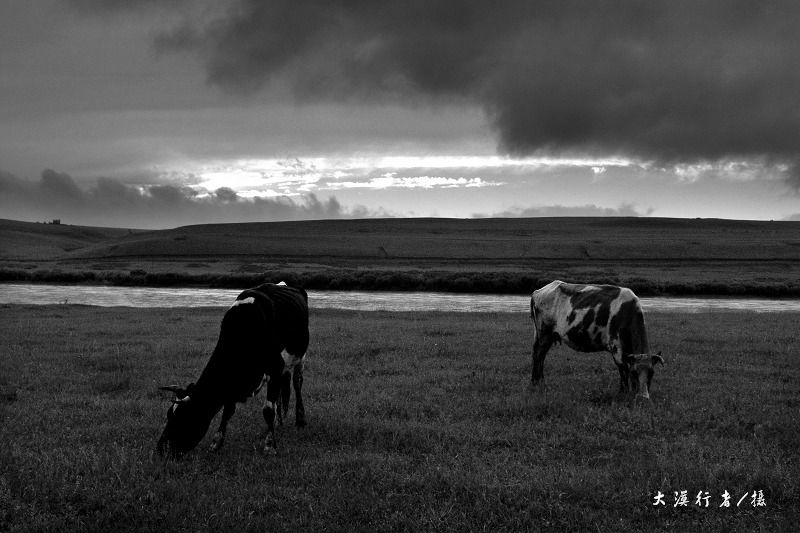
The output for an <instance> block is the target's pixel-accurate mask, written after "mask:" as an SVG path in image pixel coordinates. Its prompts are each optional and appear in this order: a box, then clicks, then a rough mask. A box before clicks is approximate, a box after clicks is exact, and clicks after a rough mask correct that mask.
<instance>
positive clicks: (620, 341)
mask: <svg viewBox="0 0 800 533" xmlns="http://www.w3.org/2000/svg"><path fill="white" fill-rule="evenodd" d="M531 318H532V319H533V324H534V327H535V334H534V342H533V372H532V376H531V381H532V383H536V382H537V381H539V380H541V379H542V377H543V370H544V358H545V356H546V355H547V351H548V350H549V349H550V347H551V346H552V345H553V344H554V343H559V342H564V344H566V345H567V346H569V347H570V348H572V349H573V350H577V351H579V352H599V351H608V352H610V353H611V357H612V358H613V359H614V363H616V365H617V368H618V369H619V377H620V385H619V386H620V391H621V392H625V391H627V390H628V389H629V387H630V388H632V389H633V390H634V391H635V392H636V395H637V397H639V398H643V399H649V398H650V392H649V391H650V382H651V380H652V377H653V369H654V365H655V364H656V363H661V364H662V365H663V364H664V359H663V358H662V357H661V352H659V353H658V354H656V355H650V353H649V352H650V347H649V345H648V342H647V330H646V327H645V322H644V313H643V312H642V305H641V303H640V302H639V298H638V297H637V296H636V295H635V294H634V293H633V291H632V290H630V289H628V288H625V287H616V286H613V285H578V284H573V283H564V282H563V281H553V282H551V283H549V284H547V285H545V286H544V287H542V288H541V289H538V290H535V291H533V295H532V296H531Z"/></svg>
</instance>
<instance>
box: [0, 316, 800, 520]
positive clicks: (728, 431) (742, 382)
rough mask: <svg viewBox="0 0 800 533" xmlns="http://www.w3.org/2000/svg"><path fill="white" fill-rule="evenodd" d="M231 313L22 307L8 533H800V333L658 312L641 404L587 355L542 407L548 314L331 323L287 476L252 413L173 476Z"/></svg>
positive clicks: (6, 496)
mask: <svg viewBox="0 0 800 533" xmlns="http://www.w3.org/2000/svg"><path fill="white" fill-rule="evenodd" d="M222 313H223V310H221V309H193V310H187V309H130V308H94V307H83V306H71V305H57V306H16V305H11V306H2V307H0V314H2V320H0V347H2V348H0V418H1V419H2V423H0V531H10V532H17V531H20V532H21V531H143V530H161V531H370V532H376V531H515V532H516V531H540V530H541V531H544V530H549V531H651V532H656V531H665V532H666V531H680V530H684V531H701V530H702V531H725V532H735V531H798V530H800V449H799V448H798V443H800V414H799V413H800V409H799V407H800V360H798V355H797V354H798V353H800V333H799V332H798V329H797V324H798V321H799V320H800V316H798V315H797V314H791V313H781V314H755V313H745V312H725V313H703V314H672V313H651V314H650V315H649V316H648V324H649V330H650V337H651V345H652V346H653V347H654V348H655V349H656V350H661V351H662V352H663V354H664V357H665V359H666V366H665V367H664V368H661V367H659V368H658V369H657V373H656V376H655V378H654V381H653V387H652V391H651V392H652V402H651V404H649V405H632V404H631V403H630V402H629V401H627V399H625V398H620V397H618V396H617V395H616V388H617V386H618V374H617V372H616V369H615V368H614V366H613V364H612V362H611V360H610V357H608V356H607V355H604V354H577V353H575V352H572V351H571V350H569V349H567V348H565V347H560V348H556V349H554V350H553V351H551V353H550V354H549V355H548V358H547V361H546V363H545V383H544V385H542V386H539V387H537V388H536V389H533V390H531V389H530V388H529V380H530V340H531V332H530V327H531V325H530V321H529V318H528V317H527V316H526V315H525V314H477V313H475V314H472V313H470V314H459V313H390V312H355V311H352V312H351V311H336V310H312V312H311V329H312V331H311V333H312V341H311V346H310V348H309V354H308V361H307V365H306V372H305V378H306V379H305V387H304V394H305V401H306V414H307V417H308V422H309V424H308V426H307V427H306V428H304V429H297V428H296V427H294V425H293V418H294V417H293V414H290V416H289V421H288V424H287V425H284V426H283V427H280V428H278V433H277V438H278V446H279V455H278V456H277V457H265V456H263V455H262V453H261V451H260V448H261V445H262V444H263V437H264V433H265V431H264V423H263V420H262V419H261V414H260V402H259V401H258V399H256V400H251V401H249V402H248V403H247V404H244V405H240V407H239V408H238V410H237V413H236V415H235V416H234V418H233V419H232V420H231V423H230V425H229V428H228V437H227V440H226V443H225V447H224V448H223V449H222V450H221V451H220V452H219V453H216V454H212V453H210V452H208V451H207V447H208V445H209V439H210V433H211V432H209V435H207V437H206V439H205V440H204V441H203V442H202V443H201V445H200V447H198V448H197V449H196V450H195V451H194V452H192V453H191V454H190V455H189V456H187V457H186V458H185V459H183V460H181V461H175V462H165V461H163V460H161V459H159V458H158V457H157V456H154V453H153V452H154V448H155V444H156V440H157V439H158V436H159V435H160V432H161V430H162V428H163V424H164V421H165V413H166V410H167V407H168V406H169V400H170V398H169V395H168V394H167V393H164V392H161V391H159V390H157V387H158V386H159V385H164V384H169V383H181V384H185V383H186V382H188V381H190V380H194V379H195V378H196V377H197V376H198V375H199V372H200V370H201V369H202V367H203V365H204V364H205V361H206V359H207V357H208V356H209V354H210V351H211V350H212V349H213V346H214V343H215V341H216V337H217V334H218V331H219V322H220V319H221V316H222ZM214 423H215V422H212V427H214V426H213V424H214ZM682 491H686V497H687V502H686V505H680V503H681V494H682ZM659 493H660V494H663V501H664V505H654V503H655V502H657V501H658V496H659ZM725 493H727V494H728V495H729V496H730V506H729V507H721V505H722V503H723V501H724V498H723V494H725ZM754 493H755V495H756V497H755V498H754V497H753V494H754ZM676 495H677V497H676ZM698 495H699V496H700V497H701V499H700V505H697V504H696V500H697V497H698ZM705 496H708V500H706V499H704V498H705ZM762 496H763V500H762V499H761V498H762ZM754 501H755V503H756V505H753V502H754ZM706 502H708V506H706ZM761 503H763V504H764V505H759V504H761Z"/></svg>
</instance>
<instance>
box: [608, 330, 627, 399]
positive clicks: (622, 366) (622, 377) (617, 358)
mask: <svg viewBox="0 0 800 533" xmlns="http://www.w3.org/2000/svg"><path fill="white" fill-rule="evenodd" d="M611 358H612V359H613V360H614V364H615V365H617V370H619V392H620V393H621V394H623V393H626V392H628V389H629V382H630V370H629V369H628V363H627V361H626V360H625V353H624V352H623V351H622V345H621V344H620V343H619V341H616V342H612V344H611Z"/></svg>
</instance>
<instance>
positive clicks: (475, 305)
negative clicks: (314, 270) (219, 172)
mask: <svg viewBox="0 0 800 533" xmlns="http://www.w3.org/2000/svg"><path fill="white" fill-rule="evenodd" d="M240 292H241V291H240V290H238V289H193V288H166V289H160V288H152V287H112V286H86V285H36V284H25V283H6V284H0V304H37V305H50V304H63V303H67V304H83V305H96V306H101V307H116V306H122V307H228V306H230V305H231V303H232V302H233V301H234V299H235V298H236V296H237V295H238V294H239V293H240ZM308 296H309V305H310V307H311V308H314V309H351V310H357V311H460V312H478V311H491V312H501V313H528V312H529V309H530V297H529V296H525V295H506V294H452V293H436V292H365V291H308ZM641 300H642V305H643V306H644V308H645V310H646V311H648V312H660V311H678V312H684V313H699V312H704V311H754V312H761V313H765V312H786V311H795V312H797V311H800V300H797V299H786V300H779V299H764V298H666V297H656V298H642V299H641Z"/></svg>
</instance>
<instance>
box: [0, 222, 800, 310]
mask: <svg viewBox="0 0 800 533" xmlns="http://www.w3.org/2000/svg"><path fill="white" fill-rule="evenodd" d="M0 250H2V251H0V270H2V272H0V274H2V276H0V279H2V280H5V281H10V280H21V281H88V282H105V283H137V284H150V285H170V284H197V285H226V286H247V285H249V284H252V283H257V282H260V281H261V280H263V279H271V277H272V276H280V277H287V276H288V277H293V278H297V279H299V280H300V281H302V282H303V283H305V284H309V283H310V284H311V285H314V284H317V285H318V286H320V287H322V288H369V289H387V288H414V289H423V290H426V289H427V290H482V291H492V292H509V291H512V292H513V291H523V290H528V288H529V285H530V284H535V283H540V282H541V281H543V280H548V279H552V278H554V277H559V278H562V279H572V280H580V281H588V282H611V283H623V284H630V285H633V286H639V287H641V288H642V289H643V290H646V291H650V292H652V291H666V292H673V293H697V292H711V293H736V294H739V293H748V294H749V293H758V294H761V293H768V294H789V293H791V294H793V293H795V292H797V293H799V294H800V281H798V280H800V222H759V221H732V220H707V219H693V220H687V219H664V218H529V219H464V220H461V219H366V220H323V221H302V222H277V223H247V224H210V225H196V226H185V227H179V228H174V229H169V230H161V231H135V230H126V229H111V228H87V227H79V226H67V225H52V224H32V223H24V222H14V221H8V220H0ZM365 274H369V275H368V276H365ZM398 274H403V275H404V276H405V277H401V278H398V277H397V275H398ZM376 276H377V278H376ZM309 280H310V281H309ZM432 280H433V281H432Z"/></svg>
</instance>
